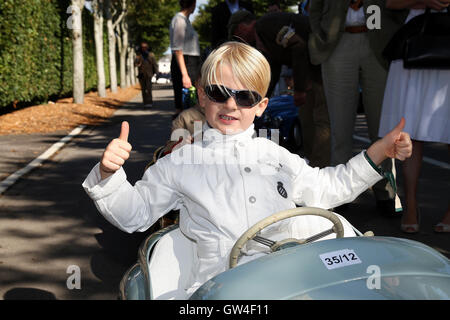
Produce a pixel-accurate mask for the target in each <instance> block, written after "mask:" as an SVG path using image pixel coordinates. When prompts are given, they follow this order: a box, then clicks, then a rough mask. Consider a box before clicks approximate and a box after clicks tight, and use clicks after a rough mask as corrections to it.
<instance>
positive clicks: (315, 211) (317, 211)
mask: <svg viewBox="0 0 450 320" xmlns="http://www.w3.org/2000/svg"><path fill="white" fill-rule="evenodd" d="M306 215H313V216H320V217H323V218H326V219H328V220H330V221H331V222H332V223H333V231H334V232H335V233H336V238H342V237H343V236H344V226H343V225H342V222H341V220H340V219H339V218H338V216H337V215H335V214H334V213H333V212H331V211H328V210H325V209H321V208H313V207H299V208H293V209H288V210H284V211H280V212H277V213H275V214H273V215H271V216H269V217H267V218H264V219H263V220H261V221H259V222H258V223H256V224H255V225H253V226H252V227H251V228H249V229H248V230H247V231H245V232H244V233H243V234H242V235H241V237H240V238H239V239H238V240H237V241H236V243H235V244H234V246H233V248H232V249H231V253H230V264H229V266H230V269H232V268H234V267H235V266H236V265H237V261H238V258H239V256H240V253H241V250H242V248H243V247H244V245H245V244H246V243H247V242H248V241H249V240H251V239H253V237H255V236H256V234H257V233H258V232H260V231H261V230H262V229H264V228H266V227H268V226H270V225H271V224H274V223H276V222H278V221H281V220H284V219H288V218H292V217H296V216H306Z"/></svg>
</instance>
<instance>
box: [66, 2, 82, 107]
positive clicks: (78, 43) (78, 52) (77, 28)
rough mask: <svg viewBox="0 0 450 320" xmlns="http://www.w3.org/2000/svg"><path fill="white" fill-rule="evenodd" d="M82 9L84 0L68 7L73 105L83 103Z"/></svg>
mask: <svg viewBox="0 0 450 320" xmlns="http://www.w3.org/2000/svg"><path fill="white" fill-rule="evenodd" d="M83 7H84V0H72V5H71V6H70V7H69V8H70V10H71V11H72V15H71V17H70V18H69V19H70V20H69V25H68V27H69V28H71V29H72V45H73V101H74V103H83V102H84V62H83V38H82V22H81V12H82V10H83Z"/></svg>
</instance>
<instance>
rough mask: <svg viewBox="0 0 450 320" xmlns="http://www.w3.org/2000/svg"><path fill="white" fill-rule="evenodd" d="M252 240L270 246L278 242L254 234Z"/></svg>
mask: <svg viewBox="0 0 450 320" xmlns="http://www.w3.org/2000/svg"><path fill="white" fill-rule="evenodd" d="M252 240H254V241H256V242H258V243H261V244H263V245H265V246H268V247H269V248H270V247H272V246H273V245H274V244H275V243H276V242H275V241H272V240H270V239H267V238H264V237H261V236H254V237H253V239H252Z"/></svg>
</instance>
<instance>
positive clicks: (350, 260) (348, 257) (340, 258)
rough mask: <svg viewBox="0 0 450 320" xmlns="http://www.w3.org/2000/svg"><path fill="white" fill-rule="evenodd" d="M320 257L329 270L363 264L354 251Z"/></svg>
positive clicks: (331, 253) (337, 252) (332, 253)
mask: <svg viewBox="0 0 450 320" xmlns="http://www.w3.org/2000/svg"><path fill="white" fill-rule="evenodd" d="M319 257H320V259H322V262H323V264H324V265H325V267H327V269H328V270H331V269H336V268H341V267H347V266H350V265H353V264H358V263H361V260H360V259H359V257H358V256H357V255H356V253H355V251H353V250H352V249H343V250H339V251H333V252H327V253H323V254H321V255H319Z"/></svg>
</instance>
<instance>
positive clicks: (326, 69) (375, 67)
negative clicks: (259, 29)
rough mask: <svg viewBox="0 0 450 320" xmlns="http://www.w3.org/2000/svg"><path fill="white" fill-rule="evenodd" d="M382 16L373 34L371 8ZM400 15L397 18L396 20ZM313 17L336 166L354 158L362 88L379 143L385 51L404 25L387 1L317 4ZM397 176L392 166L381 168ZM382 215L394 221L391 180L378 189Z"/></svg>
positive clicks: (312, 45)
mask: <svg viewBox="0 0 450 320" xmlns="http://www.w3.org/2000/svg"><path fill="white" fill-rule="evenodd" d="M371 5H376V6H377V8H379V9H380V11H381V28H380V29H373V30H369V29H368V27H367V23H366V22H367V19H368V18H369V15H368V13H367V8H368V7H369V6H371ZM397 16H398V17H397ZM309 17H310V22H311V29H312V33H311V36H310V37H309V43H308V45H309V51H310V54H311V61H312V63H313V64H322V76H323V84H324V89H325V96H326V100H327V105H328V112H329V116H330V127H331V165H333V166H335V165H338V164H341V163H345V162H347V161H348V159H350V158H351V157H352V155H353V154H352V145H353V137H352V135H353V130H354V124H355V118H356V112H357V107H358V100H359V90H360V88H361V89H362V97H363V104H364V110H365V113H366V117H367V123H368V128H369V137H370V139H371V140H372V142H374V141H376V140H377V139H378V126H379V123H380V114H381V107H382V103H383V95H384V88H385V83H386V77H387V67H388V63H387V61H386V60H385V59H383V57H382V50H383V49H384V47H385V46H386V44H387V42H388V41H389V39H390V38H391V37H392V35H393V34H394V33H395V32H396V31H397V29H398V28H400V27H401V25H402V23H403V21H402V20H401V17H400V16H399V15H398V14H397V13H395V12H394V11H390V10H387V9H386V8H385V0H314V1H311V5H310V11H309ZM381 166H382V168H383V170H384V171H387V172H389V171H392V167H393V161H392V160H391V159H388V160H386V161H384V162H383V163H382V165H381ZM372 189H373V191H374V193H375V198H376V200H377V208H378V209H379V211H380V213H382V214H386V215H388V216H395V196H396V194H395V192H394V189H393V188H392V186H390V184H389V183H388V181H387V180H386V179H384V180H382V181H380V182H379V183H377V184H376V185H374V186H373V188H372Z"/></svg>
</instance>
